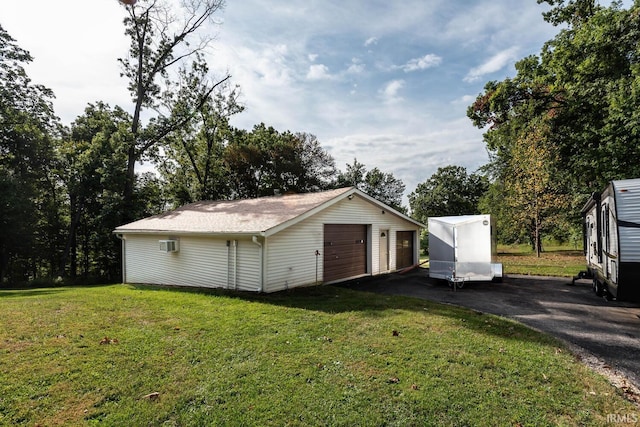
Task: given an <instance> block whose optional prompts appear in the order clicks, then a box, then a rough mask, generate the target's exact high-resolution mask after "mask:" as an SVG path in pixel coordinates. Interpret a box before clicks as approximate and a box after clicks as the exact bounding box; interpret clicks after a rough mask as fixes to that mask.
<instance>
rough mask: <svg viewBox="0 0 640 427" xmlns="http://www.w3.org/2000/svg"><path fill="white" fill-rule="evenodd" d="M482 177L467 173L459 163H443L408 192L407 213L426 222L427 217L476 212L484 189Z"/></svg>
mask: <svg viewBox="0 0 640 427" xmlns="http://www.w3.org/2000/svg"><path fill="white" fill-rule="evenodd" d="M487 188H488V182H487V179H486V178H485V177H484V176H481V175H477V174H475V173H472V174H468V173H467V170H466V168H464V167H462V166H452V165H450V166H445V167H441V168H438V170H437V172H436V173H434V174H433V175H431V177H430V178H429V179H428V180H426V181H425V182H423V183H421V184H418V187H417V188H416V189H415V191H413V192H412V193H411V194H410V195H409V206H410V207H411V214H412V216H413V218H415V219H416V220H418V221H420V222H422V223H424V224H426V223H427V220H428V218H429V217H430V216H434V217H438V216H454V215H475V214H479V213H480V211H479V210H478V202H479V200H480V197H481V196H482V195H483V194H484V193H485V192H486V191H487Z"/></svg>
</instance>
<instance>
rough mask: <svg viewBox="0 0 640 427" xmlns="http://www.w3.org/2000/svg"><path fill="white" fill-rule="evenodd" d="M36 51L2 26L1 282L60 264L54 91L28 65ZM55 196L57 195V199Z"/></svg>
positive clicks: (24, 277)
mask: <svg viewBox="0 0 640 427" xmlns="http://www.w3.org/2000/svg"><path fill="white" fill-rule="evenodd" d="M31 61H32V58H31V55H30V54H29V53H28V52H27V51H25V50H23V49H21V48H20V47H18V46H17V44H16V43H15V40H14V39H13V38H12V37H11V36H10V35H9V34H8V33H7V32H6V31H5V30H4V29H3V28H2V27H1V26H0V187H2V191H0V228H1V229H2V232H1V233H0V286H1V285H2V284H3V283H5V281H9V282H15V281H24V280H29V279H33V278H35V277H38V276H40V275H42V274H48V273H51V271H52V270H53V269H55V268H56V267H57V264H58V259H57V258H58V256H59V253H58V252H57V251H55V250H51V248H50V247H49V246H48V245H49V244H53V247H54V248H55V247H56V246H58V243H59V242H58V239H59V237H60V236H59V235H57V234H56V233H55V232H52V230H50V227H49V225H55V224H56V223H57V222H58V221H60V213H59V211H58V209H57V205H56V203H52V199H51V198H52V197H55V190H56V183H55V182H54V180H53V178H52V174H51V170H52V168H53V166H54V165H53V155H52V153H53V148H52V145H53V144H52V139H53V136H54V135H55V134H56V132H57V131H58V125H57V118H56V117H55V116H54V114H53V108H52V105H51V99H52V98H53V93H52V92H51V91H50V90H49V89H47V88H45V87H43V86H41V85H35V84H33V83H32V82H31V80H30V78H29V77H28V75H27V73H26V71H25V69H24V65H26V64H28V63H29V62H31ZM53 200H55V199H53Z"/></svg>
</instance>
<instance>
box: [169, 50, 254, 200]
mask: <svg viewBox="0 0 640 427" xmlns="http://www.w3.org/2000/svg"><path fill="white" fill-rule="evenodd" d="M207 74H208V67H207V66H206V64H204V63H199V62H194V63H193V64H192V66H191V69H190V70H189V71H186V70H185V69H181V70H180V79H179V80H178V82H177V83H175V85H176V87H177V90H175V91H173V92H171V93H170V94H168V95H167V96H168V97H169V99H168V100H167V102H166V105H167V107H168V108H171V109H172V114H171V115H172V116H173V117H185V118H187V119H188V120H185V121H184V124H183V126H182V127H180V128H178V129H175V130H174V131H173V132H171V134H169V135H168V136H167V139H166V143H164V144H163V145H162V146H163V151H164V155H163V156H162V160H161V161H160V162H159V163H160V165H159V170H160V172H161V173H162V175H163V177H164V179H165V181H166V182H167V184H168V186H169V189H170V193H171V194H172V196H173V198H174V201H175V204H177V205H182V204H185V203H190V202H193V201H196V200H216V199H223V198H226V197H228V196H229V185H228V182H227V179H226V176H227V170H226V168H225V166H224V161H223V151H224V149H225V147H226V145H227V144H228V140H229V138H230V136H231V134H232V129H231V127H230V125H229V120H230V118H231V117H232V116H233V115H235V114H238V113H240V112H242V111H243V110H244V107H243V106H242V105H241V104H239V103H238V97H239V89H238V87H234V88H230V87H229V86H228V85H227V84H226V83H224V84H221V85H219V86H218V88H217V89H216V91H215V93H212V94H211V95H210V97H209V98H208V99H206V100H201V99H199V96H200V95H199V94H200V92H201V90H202V86H203V84H204V83H203V82H204V81H206V79H207Z"/></svg>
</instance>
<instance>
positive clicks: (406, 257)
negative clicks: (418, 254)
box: [396, 231, 415, 270]
mask: <svg viewBox="0 0 640 427" xmlns="http://www.w3.org/2000/svg"><path fill="white" fill-rule="evenodd" d="M414 233H415V231H398V232H397V233H396V269H398V270H399V269H401V268H405V267H410V266H412V265H413V264H414V263H415V261H414V259H413V236H414Z"/></svg>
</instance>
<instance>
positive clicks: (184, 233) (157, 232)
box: [113, 228, 265, 236]
mask: <svg viewBox="0 0 640 427" xmlns="http://www.w3.org/2000/svg"><path fill="white" fill-rule="evenodd" d="M113 233H114V234H153V235H165V236H166V235H179V236H256V235H259V236H264V235H265V232H264V231H184V230H145V229H135V230H134V229H132V230H122V229H117V228H116V229H115V230H114V231H113Z"/></svg>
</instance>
